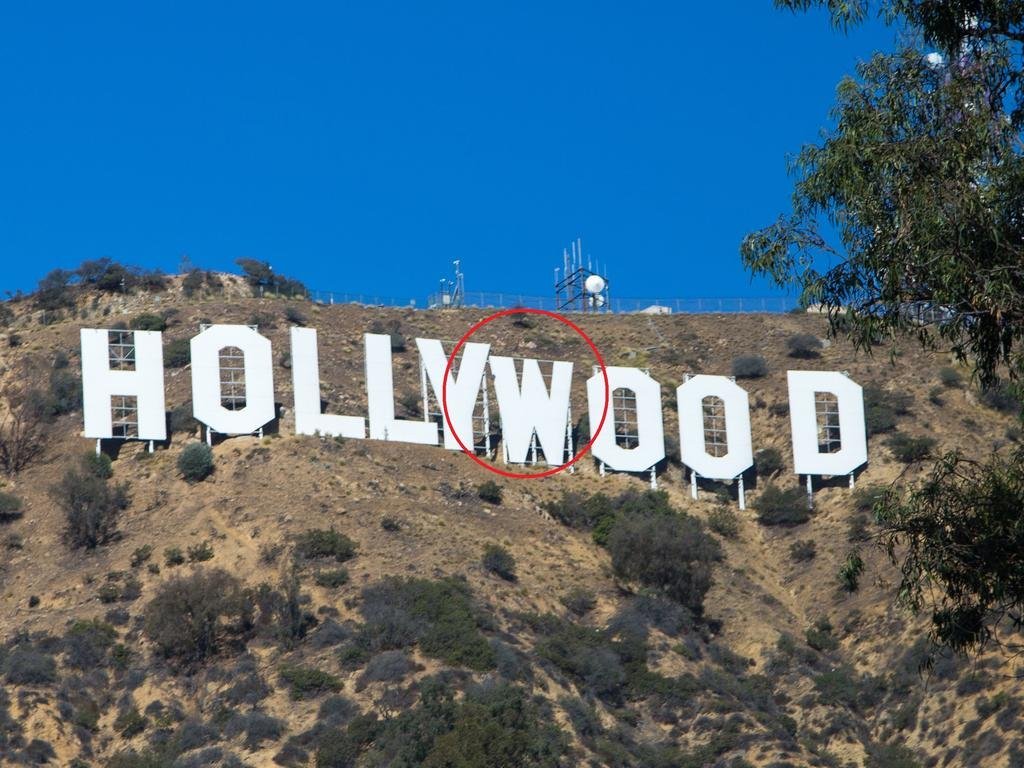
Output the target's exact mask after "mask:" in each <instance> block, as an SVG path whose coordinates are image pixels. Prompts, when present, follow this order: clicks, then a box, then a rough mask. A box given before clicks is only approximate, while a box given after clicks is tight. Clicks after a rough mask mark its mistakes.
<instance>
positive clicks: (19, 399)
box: [0, 388, 46, 475]
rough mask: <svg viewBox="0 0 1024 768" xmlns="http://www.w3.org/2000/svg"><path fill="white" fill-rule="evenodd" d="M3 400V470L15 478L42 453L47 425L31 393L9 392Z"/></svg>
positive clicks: (0, 419)
mask: <svg viewBox="0 0 1024 768" xmlns="http://www.w3.org/2000/svg"><path fill="white" fill-rule="evenodd" d="M0 398H2V399H3V400H4V404H3V409H2V411H0V467H3V469H4V471H5V472H6V473H7V474H9V475H13V474H16V473H18V472H20V471H21V470H23V469H24V468H25V467H27V466H28V465H29V464H30V463H32V461H33V460H34V459H35V458H36V457H38V456H39V455H40V454H41V453H42V452H43V445H44V443H45V441H46V424H45V421H44V419H43V416H42V414H40V412H39V409H38V408H36V407H35V401H34V399H33V398H32V396H31V393H30V392H29V391H28V390H25V389H13V388H8V389H7V390H5V391H4V392H3V393H2V394H0Z"/></svg>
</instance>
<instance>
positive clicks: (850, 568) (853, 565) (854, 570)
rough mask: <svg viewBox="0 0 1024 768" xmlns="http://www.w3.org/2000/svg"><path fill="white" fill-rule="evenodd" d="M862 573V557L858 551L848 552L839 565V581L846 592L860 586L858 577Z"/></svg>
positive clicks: (855, 589)
mask: <svg viewBox="0 0 1024 768" xmlns="http://www.w3.org/2000/svg"><path fill="white" fill-rule="evenodd" d="M862 573H864V559H863V558H862V557H861V556H860V553H859V552H850V553H849V554H848V555H847V556H846V560H844V561H843V564H842V565H841V566H840V567H839V583H840V584H841V585H842V587H843V589H845V590H846V591H847V592H856V591H857V590H858V589H859V588H860V577H861V574H862Z"/></svg>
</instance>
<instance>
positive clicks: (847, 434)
mask: <svg viewBox="0 0 1024 768" xmlns="http://www.w3.org/2000/svg"><path fill="white" fill-rule="evenodd" d="M787 378H788V380H789V422H790V427H791V428H792V431H793V468H794V471H795V472H796V474H798V475H848V474H850V473H851V472H853V471H854V470H855V469H857V467H859V466H861V465H862V464H864V463H865V462H866V461H867V460H868V438H867V429H866V427H865V426H864V392H863V390H862V389H861V386H860V384H858V383H857V382H855V381H853V380H852V379H850V378H848V377H846V376H844V375H843V374H841V373H838V372H836V371H789V372H788V373H787ZM819 392H821V393H827V394H830V395H834V396H835V398H836V405H837V406H838V410H839V441H840V445H841V447H840V449H839V450H838V451H836V452H834V453H822V452H821V450H820V448H819V447H818V412H817V406H816V404H815V401H816V400H818V399H819V398H817V397H816V396H815V395H816V393H819ZM833 428H834V427H833Z"/></svg>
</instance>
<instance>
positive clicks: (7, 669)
mask: <svg viewBox="0 0 1024 768" xmlns="http://www.w3.org/2000/svg"><path fill="white" fill-rule="evenodd" d="M3 670H4V678H5V679H6V680H7V682H8V683H10V684H11V685H46V684H48V683H55V682H56V681H57V662H56V661H54V658H53V656H51V655H50V654H48V653H43V652H42V651H39V650H37V649H35V648H33V647H32V646H30V645H19V646H17V647H16V648H15V649H14V650H12V651H11V652H10V653H8V654H7V657H6V658H5V659H4V660H3Z"/></svg>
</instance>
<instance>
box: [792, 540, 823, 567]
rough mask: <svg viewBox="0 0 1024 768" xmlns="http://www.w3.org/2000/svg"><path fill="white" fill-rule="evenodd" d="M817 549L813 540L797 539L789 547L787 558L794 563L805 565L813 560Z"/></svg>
mask: <svg viewBox="0 0 1024 768" xmlns="http://www.w3.org/2000/svg"><path fill="white" fill-rule="evenodd" d="M816 554H817V547H816V546H815V544H814V540H813V539H798V540H797V541H794V542H793V543H792V544H790V545H789V557H790V559H791V560H792V561H793V562H794V563H806V562H808V561H810V560H813V559H814V556H815V555H816Z"/></svg>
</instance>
